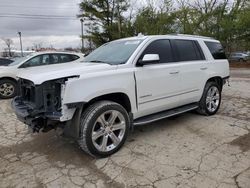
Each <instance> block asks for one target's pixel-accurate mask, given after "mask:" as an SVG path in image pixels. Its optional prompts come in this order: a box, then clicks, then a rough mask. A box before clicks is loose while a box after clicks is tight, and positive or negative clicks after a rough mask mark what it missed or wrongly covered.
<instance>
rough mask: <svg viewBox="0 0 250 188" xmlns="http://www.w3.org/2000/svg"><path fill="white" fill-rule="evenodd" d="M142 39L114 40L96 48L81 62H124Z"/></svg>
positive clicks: (115, 63)
mask: <svg viewBox="0 0 250 188" xmlns="http://www.w3.org/2000/svg"><path fill="white" fill-rule="evenodd" d="M141 42H142V40H122V41H114V42H110V43H107V44H104V45H103V46H101V47H99V48H97V49H96V50H94V51H93V52H92V53H90V54H89V55H88V56H87V57H85V58H84V60H83V62H93V63H108V64H111V65H118V64H123V63H126V61H127V60H128V59H129V58H130V56H131V55H132V54H133V52H134V51H135V50H136V48H137V47H138V46H139V44H140V43H141Z"/></svg>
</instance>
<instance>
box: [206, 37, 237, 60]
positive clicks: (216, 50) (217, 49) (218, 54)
mask: <svg viewBox="0 0 250 188" xmlns="http://www.w3.org/2000/svg"><path fill="white" fill-rule="evenodd" d="M205 44H206V45H207V47H208V49H209V51H210V52H211V54H212V56H213V57H214V59H227V57H226V54H225V52H224V49H223V47H222V45H221V44H220V43H219V42H208V41H206V42H205ZM236 56H237V54H236Z"/></svg>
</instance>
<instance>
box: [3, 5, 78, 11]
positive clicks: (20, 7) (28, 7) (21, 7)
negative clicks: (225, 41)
mask: <svg viewBox="0 0 250 188" xmlns="http://www.w3.org/2000/svg"><path fill="white" fill-rule="evenodd" d="M2 7H5V8H8V7H9V8H19V9H41V8H46V9H52V10H72V8H77V7H78V6H67V7H64V8H62V7H51V6H50V7H44V6H40V7H35V6H15V5H13V6H10V5H1V7H0V8H2Z"/></svg>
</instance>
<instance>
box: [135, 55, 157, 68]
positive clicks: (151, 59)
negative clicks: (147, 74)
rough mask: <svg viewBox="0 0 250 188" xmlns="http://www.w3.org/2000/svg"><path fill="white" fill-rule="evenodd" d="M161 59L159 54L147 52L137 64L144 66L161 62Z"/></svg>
mask: <svg viewBox="0 0 250 188" xmlns="http://www.w3.org/2000/svg"><path fill="white" fill-rule="evenodd" d="M159 61H160V57H159V54H145V55H144V56H143V58H142V60H139V61H138V63H137V64H138V65H140V66H143V65H147V64H153V63H159Z"/></svg>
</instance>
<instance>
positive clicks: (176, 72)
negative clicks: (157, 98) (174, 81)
mask: <svg viewBox="0 0 250 188" xmlns="http://www.w3.org/2000/svg"><path fill="white" fill-rule="evenodd" d="M178 73H179V71H174V72H170V73H169V74H178Z"/></svg>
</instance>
